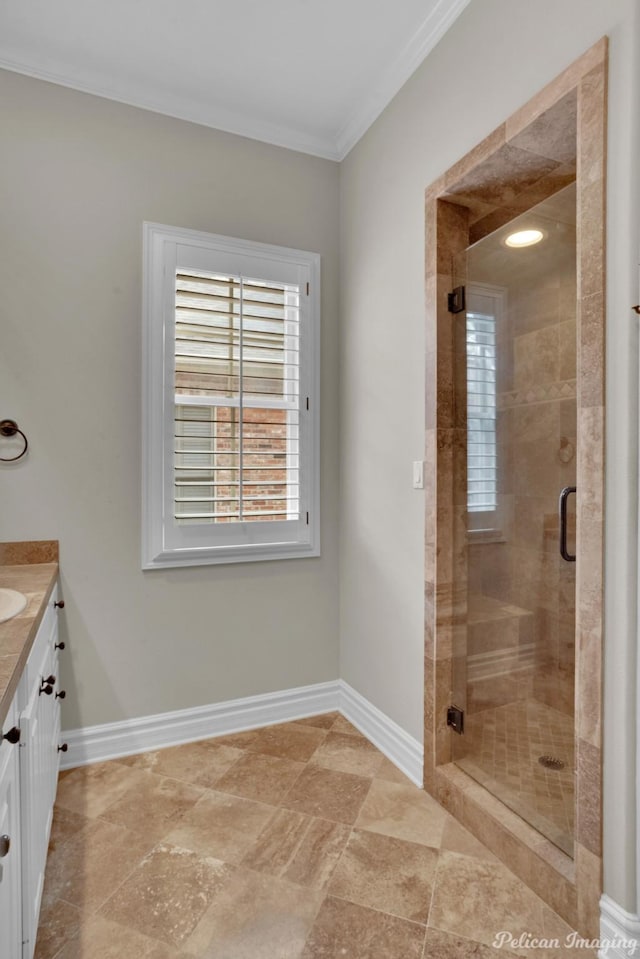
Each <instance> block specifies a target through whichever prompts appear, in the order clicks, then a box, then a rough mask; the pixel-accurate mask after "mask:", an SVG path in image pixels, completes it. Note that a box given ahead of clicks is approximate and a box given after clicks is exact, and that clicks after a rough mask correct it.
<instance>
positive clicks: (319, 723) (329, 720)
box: [295, 713, 340, 729]
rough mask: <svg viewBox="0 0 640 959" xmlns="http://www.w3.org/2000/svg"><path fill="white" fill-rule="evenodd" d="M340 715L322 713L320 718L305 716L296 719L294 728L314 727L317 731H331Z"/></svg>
mask: <svg viewBox="0 0 640 959" xmlns="http://www.w3.org/2000/svg"><path fill="white" fill-rule="evenodd" d="M339 715H340V713H322V714H321V715H320V716H306V717H305V718H304V719H296V720H295V724H296V726H314V727H315V728H317V729H331V727H332V726H333V724H334V723H335V721H336V719H337V718H338V716H339Z"/></svg>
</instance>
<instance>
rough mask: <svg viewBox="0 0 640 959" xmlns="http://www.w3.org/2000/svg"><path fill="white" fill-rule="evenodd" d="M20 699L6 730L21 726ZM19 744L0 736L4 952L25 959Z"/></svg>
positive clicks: (0, 948) (10, 958)
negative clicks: (19, 721) (19, 723)
mask: <svg viewBox="0 0 640 959" xmlns="http://www.w3.org/2000/svg"><path fill="white" fill-rule="evenodd" d="M17 725H18V708H17V702H16V700H14V701H13V703H12V704H11V706H10V707H9V713H8V715H7V718H6V720H5V724H4V730H6V731H8V730H10V729H13V728H17ZM20 839H21V831H20V768H19V750H18V745H17V744H13V743H11V742H9V741H8V740H6V739H2V740H0V955H1V956H2V957H3V959H4V957H5V956H6V957H7V959H22V870H21V866H22V854H21V842H20Z"/></svg>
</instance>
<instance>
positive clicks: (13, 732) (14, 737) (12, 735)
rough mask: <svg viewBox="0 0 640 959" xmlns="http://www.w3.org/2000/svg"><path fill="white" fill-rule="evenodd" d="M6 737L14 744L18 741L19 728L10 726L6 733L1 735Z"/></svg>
mask: <svg viewBox="0 0 640 959" xmlns="http://www.w3.org/2000/svg"><path fill="white" fill-rule="evenodd" d="M2 738H3V739H6V740H7V742H8V743H11V744H12V745H14V746H15V744H16V743H19V742H20V730H19V729H18V727H17V726H12V728H11V729H10V730H9V732H8V733H5V734H4V736H3V737H2Z"/></svg>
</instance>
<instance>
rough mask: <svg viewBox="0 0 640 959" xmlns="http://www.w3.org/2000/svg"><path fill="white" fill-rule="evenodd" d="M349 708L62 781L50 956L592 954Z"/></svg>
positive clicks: (210, 958) (45, 955)
mask: <svg viewBox="0 0 640 959" xmlns="http://www.w3.org/2000/svg"><path fill="white" fill-rule="evenodd" d="M501 930H505V931H508V932H510V933H511V934H513V935H514V936H520V935H521V934H522V933H528V934H529V935H531V936H537V937H544V938H546V939H558V940H559V941H560V942H561V943H564V941H565V937H566V935H567V934H568V933H569V932H570V930H569V927H568V926H567V925H566V924H565V923H564V922H563V920H562V919H560V917H558V916H557V915H556V914H555V913H554V912H552V911H551V909H549V907H548V906H546V905H545V904H544V903H543V902H542V901H541V900H540V899H539V898H538V897H537V896H535V895H534V894H533V893H532V892H531V891H530V890H529V889H528V888H527V887H526V886H525V885H523V883H521V882H520V881H519V880H518V879H517V878H516V877H515V876H514V875H513V874H512V873H511V872H509V870H508V869H507V868H506V867H505V866H504V865H502V864H501V863H500V862H499V861H498V860H497V859H496V858H495V857H494V856H492V854H491V853H490V852H489V851H488V850H487V849H485V848H484V846H482V845H481V844H480V843H479V842H477V841H476V840H475V839H474V838H473V837H472V836H471V835H470V834H469V833H468V832H466V831H465V830H464V829H463V828H462V827H461V826H460V825H458V824H457V823H456V821H455V820H454V819H453V818H452V817H451V816H450V815H449V814H448V813H446V812H445V811H444V810H443V809H442V808H441V807H440V806H438V804H437V803H435V802H434V800H432V799H431V798H430V797H429V796H428V795H427V794H426V793H424V792H423V791H422V790H420V789H417V788H416V787H415V786H413V785H412V784H411V783H410V782H409V780H407V779H406V778H405V777H404V776H403V775H402V774H401V773H400V772H399V771H398V770H397V769H396V768H395V767H394V766H393V765H392V764H391V763H390V762H389V761H388V760H387V759H386V758H385V757H384V756H383V755H382V754H381V753H380V752H378V750H377V749H376V748H375V747H374V746H372V745H371V744H370V743H369V742H368V740H366V739H365V738H364V737H363V736H362V735H360V733H359V732H358V731H357V730H356V729H354V727H353V726H351V725H350V724H349V723H348V722H347V721H346V720H345V719H344V718H343V717H342V716H340V715H339V714H337V713H334V714H330V715H324V716H318V717H314V718H311V719H305V720H301V721H299V722H295V723H286V724H283V725H280V726H272V727H269V728H265V729H261V730H254V731H251V732H246V733H239V734H237V735H233V736H226V737H223V738H218V739H215V740H208V741H206V742H200V743H192V744H189V745H186V746H178V747H174V748H170V749H165V750H161V751H158V752H152V753H144V754H142V755H139V756H133V757H128V758H126V759H122V760H118V761H113V762H105V763H99V764H96V765H93V766H87V767H83V768H79V769H74V770H70V771H67V772H65V773H63V774H62V776H61V778H60V784H59V789H58V798H57V803H56V809H55V816H54V822H53V830H52V837H51V846H50V853H49V860H48V865H47V874H46V882H45V891H44V896H43V907H42V913H41V923H40V931H39V937H38V944H37V949H36V957H37V959H129V957H132V959H432V957H437V959H467V957H474V959H489V957H502V959H508V957H513V956H514V955H518V956H528V957H531V959H552V957H553V959H555V957H556V956H560V955H566V954H568V953H569V952H571V954H572V955H576V956H577V955H579V956H581V957H583V956H592V955H593V953H590V952H588V951H586V950H584V949H579V950H571V949H568V948H567V947H565V946H564V945H561V946H560V948H555V947H552V948H535V949H534V948H524V947H514V948H513V950H510V949H509V948H507V947H504V948H499V949H498V948H493V947H492V942H493V940H494V937H495V936H496V933H498V932H499V931H501Z"/></svg>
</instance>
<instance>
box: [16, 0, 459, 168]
mask: <svg viewBox="0 0 640 959" xmlns="http://www.w3.org/2000/svg"><path fill="white" fill-rule="evenodd" d="M467 3H469V0H0V67H5V68H7V69H9V70H14V71H17V72H18V73H25V74H28V75H29V76H35V77H39V78H41V79H44V80H50V81H52V82H54V83H60V84H63V85H64V86H69V87H74V88H75V89H78V90H84V91H85V92H87V93H94V94H97V95H98V96H103V97H108V98H109V99H112V100H119V101H122V102H124V103H131V104H134V105H135V106H140V107H144V108H146V109H149V110H154V111H156V112H158V113H166V114H168V115H169V116H175V117H180V118H182V119H185V120H193V121H195V122H196V123H202V124H205V125H206V126H211V127H216V128H218V129H221V130H227V131H230V132H232V133H238V134H241V135H242V136H248V137H252V138H253V139H257V140H264V141H266V142H267V143H275V144H277V145H279V146H285V147H290V148H291V149H294V150H301V151H303V152H305V153H312V154H316V155H318V156H323V157H328V158H329V159H333V160H340V159H342V158H343V157H344V156H345V155H346V154H347V153H348V151H349V150H350V149H351V147H352V146H353V145H354V144H355V143H356V142H357V141H358V140H359V138H360V137H361V136H362V134H363V133H364V132H365V131H366V130H367V128H368V127H369V126H370V125H371V123H372V122H373V121H374V120H375V118H376V117H377V116H378V114H379V113H380V112H381V111H382V110H383V109H384V107H385V106H386V105H387V103H388V102H389V101H390V100H391V98H392V97H393V96H394V95H395V94H396V93H397V91H398V90H399V89H400V87H401V86H402V84H403V83H404V82H405V81H406V80H407V79H408V78H409V77H410V76H411V74H412V73H413V71H414V70H415V69H416V67H417V66H418V65H419V64H420V63H421V62H422V60H423V59H424V58H425V56H426V55H427V54H428V53H429V51H430V50H431V49H432V48H433V46H435V44H436V43H437V42H438V40H439V39H440V37H441V36H442V35H443V34H444V33H445V31H446V30H447V29H448V28H449V26H450V25H451V24H452V23H453V21H454V20H455V19H456V17H457V16H458V15H459V14H460V12H461V11H462V10H463V9H464V7H466V5H467Z"/></svg>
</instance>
